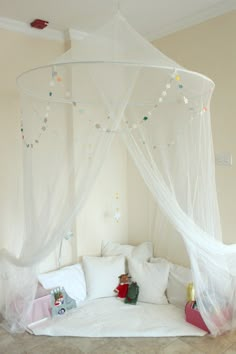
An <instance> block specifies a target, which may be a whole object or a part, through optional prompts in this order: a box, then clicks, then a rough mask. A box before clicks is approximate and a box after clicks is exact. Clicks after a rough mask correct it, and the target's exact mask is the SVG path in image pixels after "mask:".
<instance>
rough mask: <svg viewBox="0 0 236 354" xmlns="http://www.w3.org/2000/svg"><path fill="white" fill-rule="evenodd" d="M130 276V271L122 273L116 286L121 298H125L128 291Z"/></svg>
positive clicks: (116, 291)
mask: <svg viewBox="0 0 236 354" xmlns="http://www.w3.org/2000/svg"><path fill="white" fill-rule="evenodd" d="M129 280H130V277H129V276H128V273H126V274H121V275H120V276H119V285H118V286H117V287H116V288H115V290H114V292H115V293H117V296H118V297H120V298H121V299H124V298H125V297H126V295H127V292H128V287H129Z"/></svg>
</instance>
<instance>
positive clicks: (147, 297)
mask: <svg viewBox="0 0 236 354" xmlns="http://www.w3.org/2000/svg"><path fill="white" fill-rule="evenodd" d="M128 265H129V271H130V275H131V277H132V279H131V280H132V281H136V282H137V284H138V285H139V297H138V301H141V302H148V303H152V304H158V305H162V304H164V305H165V304H168V301H167V298H166V296H165V291H166V288H167V282H168V275H169V270H170V266H169V264H168V263H150V262H142V263H141V262H138V261H136V260H134V259H128Z"/></svg>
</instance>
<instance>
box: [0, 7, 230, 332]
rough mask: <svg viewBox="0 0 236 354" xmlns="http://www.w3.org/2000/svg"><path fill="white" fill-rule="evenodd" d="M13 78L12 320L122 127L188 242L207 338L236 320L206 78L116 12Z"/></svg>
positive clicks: (21, 318)
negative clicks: (16, 149)
mask: <svg viewBox="0 0 236 354" xmlns="http://www.w3.org/2000/svg"><path fill="white" fill-rule="evenodd" d="M18 85H19V87H20V90H21V96H22V135H23V139H22V141H23V154H24V216H25V224H24V225H25V228H24V235H23V238H22V243H21V248H20V252H18V253H17V254H14V253H12V252H11V250H1V253H0V262H1V295H2V299H3V303H2V309H1V312H2V314H3V316H4V318H5V320H6V321H5V324H6V326H7V328H8V329H10V330H11V331H14V332H16V331H19V330H22V329H24V328H25V327H26V320H25V319H26V316H27V312H28V311H29V309H30V304H31V302H32V299H33V298H34V294H35V289H36V274H37V265H38V264H39V263H40V261H42V260H43V259H44V258H45V257H46V256H47V255H49V253H50V252H51V251H52V250H53V249H54V248H55V247H56V245H57V244H58V243H59V242H60V240H62V239H63V237H64V236H65V235H66V233H67V232H68V231H69V230H70V228H71V226H72V224H73V221H74V218H75V216H76V215H78V214H79V212H80V211H81V209H82V207H83V205H84V203H85V201H86V199H87V197H88V195H89V193H90V190H91V188H92V185H93V183H94V181H95V180H96V176H97V174H98V172H99V170H100V168H101V166H102V164H103V161H104V156H105V155H106V154H107V152H108V151H109V148H110V146H111V143H112V140H113V138H114V136H116V135H117V134H118V135H119V136H120V137H121V138H122V139H123V141H124V143H125V144H126V146H127V149H128V151H129V153H130V155H131V156H132V158H133V160H134V162H135V164H136V166H137V168H138V170H139V172H140V174H141V175H142V177H143V179H144V181H145V182H146V184H147V186H148V188H149V189H150V191H151V193H152V195H153V197H154V199H155V201H156V203H157V205H158V207H159V210H160V213H162V214H163V215H164V216H165V218H166V220H168V223H170V224H171V225H172V228H171V230H173V232H177V233H178V234H180V235H181V237H182V238H183V241H184V244H185V246H186V249H187V251H188V255H189V259H190V262H191V267H192V270H193V277H194V283H195V287H196V293H197V299H198V305H199V308H200V311H201V313H202V316H203V318H204V320H205V322H206V324H207V326H208V327H209V329H210V330H211V332H212V334H214V335H217V334H220V333H222V332H224V331H226V330H228V329H231V328H233V327H234V326H235V323H234V317H235V316H234V312H235V309H234V306H235V305H234V304H235V274H236V273H235V270H236V263H235V254H236V246H234V245H232V246H226V245H224V244H223V243H222V241H221V226H220V219H219V212H218V204H217V197H216V188H215V173H214V154H213V147H212V136H211V122H210V99H211V95H212V92H213V89H214V84H213V83H212V81H211V80H209V79H208V78H206V77H204V76H202V75H200V74H197V73H193V72H190V71H188V70H185V69H184V68H182V67H180V66H179V65H178V64H177V63H175V62H174V61H172V60H171V59H169V58H168V57H166V56H165V55H164V54H162V53H161V52H160V51H158V50H157V49H156V48H154V47H153V46H152V45H151V44H150V43H148V42H147V41H146V40H144V39H143V38H142V37H141V36H140V35H139V34H138V33H136V32H135V31H134V30H133V29H132V28H131V27H130V25H129V24H128V23H127V22H126V20H125V19H124V18H123V17H122V15H121V14H120V13H118V14H116V15H115V17H114V18H112V20H111V21H110V22H109V23H108V24H106V25H105V26H103V27H102V28H101V29H99V30H98V31H96V32H95V33H93V34H92V35H88V36H87V37H85V38H84V39H83V40H81V41H78V42H76V43H73V46H72V48H71V49H70V50H69V51H68V52H66V53H65V54H64V55H63V56H61V57H60V58H57V59H56V60H55V62H54V63H52V64H49V65H47V66H44V67H40V68H36V69H34V70H31V71H29V72H26V73H23V74H22V75H21V76H20V77H19V78H18ZM162 237H165V235H162ZM222 284H224V286H223V287H222Z"/></svg>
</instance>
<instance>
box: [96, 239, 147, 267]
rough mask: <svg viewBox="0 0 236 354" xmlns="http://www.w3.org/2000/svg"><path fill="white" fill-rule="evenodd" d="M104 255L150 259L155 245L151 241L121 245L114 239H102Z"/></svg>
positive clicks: (141, 259) (140, 259) (142, 259)
mask: <svg viewBox="0 0 236 354" xmlns="http://www.w3.org/2000/svg"><path fill="white" fill-rule="evenodd" d="M101 253H102V256H119V255H123V256H125V257H132V258H135V259H137V260H139V261H141V262H143V261H147V260H149V258H151V257H152V256H153V246H152V242H151V241H147V242H143V243H141V244H140V245H138V246H131V245H121V244H120V243H116V242H112V241H102V249H101Z"/></svg>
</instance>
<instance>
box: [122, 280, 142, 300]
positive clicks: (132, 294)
mask: <svg viewBox="0 0 236 354" xmlns="http://www.w3.org/2000/svg"><path fill="white" fill-rule="evenodd" d="M138 295H139V286H138V284H137V283H136V282H134V281H132V283H131V284H130V285H129V288H128V291H127V295H126V297H125V303H126V304H131V305H136V303H137V301H138Z"/></svg>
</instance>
